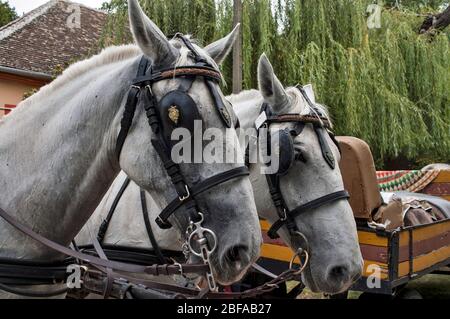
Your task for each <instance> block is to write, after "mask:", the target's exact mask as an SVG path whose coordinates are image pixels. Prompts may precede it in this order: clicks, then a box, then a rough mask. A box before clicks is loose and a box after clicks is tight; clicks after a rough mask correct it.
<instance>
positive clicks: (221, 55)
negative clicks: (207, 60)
mask: <svg viewBox="0 0 450 319" xmlns="http://www.w3.org/2000/svg"><path fill="white" fill-rule="evenodd" d="M240 27H241V25H240V24H237V25H236V27H235V28H234V30H233V31H231V33H230V34H228V35H227V36H226V37H225V38H222V39H220V40H218V41H216V42H213V43H211V44H210V45H208V46H207V47H205V49H204V50H205V51H206V52H207V53H208V54H209V56H210V57H211V58H213V59H214V61H216V63H217V64H219V65H220V64H222V62H223V61H224V60H225V58H226V57H227V56H228V54H229V53H230V51H231V48H232V47H233V45H234V43H235V42H236V40H237V38H238V36H239V34H240Z"/></svg>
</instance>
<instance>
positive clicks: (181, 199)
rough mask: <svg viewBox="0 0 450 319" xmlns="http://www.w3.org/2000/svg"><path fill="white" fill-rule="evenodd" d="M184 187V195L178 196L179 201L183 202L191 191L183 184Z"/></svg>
mask: <svg viewBox="0 0 450 319" xmlns="http://www.w3.org/2000/svg"><path fill="white" fill-rule="evenodd" d="M185 188H186V195H184V196H180V197H178V199H179V200H180V202H185V201H186V200H188V199H189V198H190V197H191V191H190V190H189V187H188V186H187V185H185Z"/></svg>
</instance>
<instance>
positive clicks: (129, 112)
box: [116, 56, 148, 161]
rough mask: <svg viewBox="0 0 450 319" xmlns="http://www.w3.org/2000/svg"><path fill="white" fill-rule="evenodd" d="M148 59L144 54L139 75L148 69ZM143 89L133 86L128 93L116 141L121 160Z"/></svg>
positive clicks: (118, 157)
mask: <svg viewBox="0 0 450 319" xmlns="http://www.w3.org/2000/svg"><path fill="white" fill-rule="evenodd" d="M147 67H148V60H147V58H145V56H143V57H142V58H141V61H140V62H139V66H138V72H137V75H138V76H142V75H144V74H145V72H146V71H147ZM140 91H141V89H140V87H138V86H134V85H133V86H131V89H130V92H129V93H128V98H127V102H126V104H125V112H124V113H123V117H122V121H121V129H120V133H119V137H118V138H117V143H116V156H117V159H118V160H119V161H120V154H121V153H122V149H123V145H124V144H125V140H126V139H127V136H128V133H129V132H130V128H131V125H132V124H133V119H134V115H135V114H136V107H137V102H138V97H139V93H140Z"/></svg>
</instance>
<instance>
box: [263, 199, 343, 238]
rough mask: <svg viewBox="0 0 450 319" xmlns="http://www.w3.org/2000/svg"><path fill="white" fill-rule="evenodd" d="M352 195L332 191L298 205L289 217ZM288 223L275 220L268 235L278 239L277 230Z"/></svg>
mask: <svg viewBox="0 0 450 319" xmlns="http://www.w3.org/2000/svg"><path fill="white" fill-rule="evenodd" d="M349 198H350V195H349V193H348V192H347V191H339V192H336V193H332V194H328V195H325V196H323V197H320V198H318V199H316V200H313V201H311V202H309V203H306V204H304V205H302V206H299V207H297V208H296V209H294V210H292V211H290V212H289V217H290V218H292V219H293V218H295V217H297V216H299V215H300V214H303V213H305V212H307V211H310V210H313V209H317V208H319V207H322V206H324V205H327V204H330V203H332V202H335V201H337V200H341V199H349ZM285 224H286V221H283V220H281V219H280V220H278V221H277V222H275V223H274V224H273V225H272V227H271V228H270V230H269V232H268V235H269V237H270V238H271V239H277V238H279V235H278V234H277V232H278V231H279V230H280V228H281V227H283V226H284V225H285Z"/></svg>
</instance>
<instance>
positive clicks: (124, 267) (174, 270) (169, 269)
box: [0, 208, 209, 276]
mask: <svg viewBox="0 0 450 319" xmlns="http://www.w3.org/2000/svg"><path fill="white" fill-rule="evenodd" d="M0 217H2V218H3V219H4V220H5V221H6V222H8V223H9V224H10V225H11V226H13V227H15V228H16V229H17V230H19V231H21V232H22V233H24V234H25V235H27V236H29V237H31V238H32V239H34V240H36V241H37V242H39V243H40V244H42V245H44V246H46V247H48V248H50V249H51V250H54V251H56V252H59V253H61V254H63V255H66V256H70V257H73V258H75V259H79V260H81V261H83V262H85V263H87V264H92V265H95V266H99V267H103V268H111V269H112V270H114V271H123V272H126V273H136V274H147V275H154V276H159V275H165V276H172V275H181V274H183V273H192V274H205V273H207V272H208V271H209V266H208V265H205V264H193V265H181V266H180V265H153V266H140V265H135V264H126V263H122V262H116V261H109V260H103V259H101V258H98V257H94V256H92V255H87V254H83V253H81V252H77V251H74V250H72V249H70V248H67V247H65V246H62V245H60V244H58V243H56V242H54V241H51V240H49V239H47V238H45V237H43V236H41V235H39V234H38V233H36V232H34V231H33V230H32V229H31V228H29V227H28V226H25V225H24V224H22V223H20V222H19V221H18V220H17V219H15V218H14V217H12V216H11V215H9V214H8V213H6V212H5V211H4V210H3V209H1V208H0Z"/></svg>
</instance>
